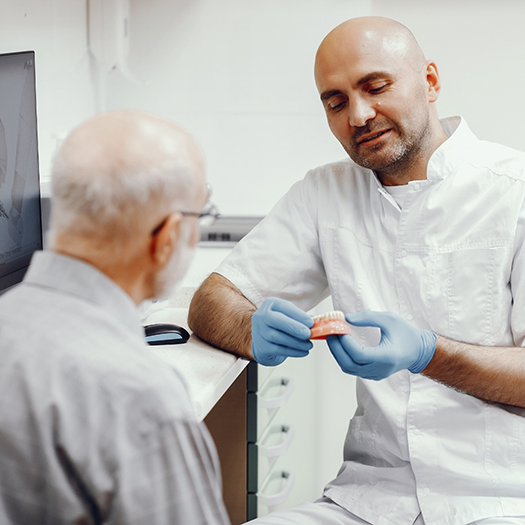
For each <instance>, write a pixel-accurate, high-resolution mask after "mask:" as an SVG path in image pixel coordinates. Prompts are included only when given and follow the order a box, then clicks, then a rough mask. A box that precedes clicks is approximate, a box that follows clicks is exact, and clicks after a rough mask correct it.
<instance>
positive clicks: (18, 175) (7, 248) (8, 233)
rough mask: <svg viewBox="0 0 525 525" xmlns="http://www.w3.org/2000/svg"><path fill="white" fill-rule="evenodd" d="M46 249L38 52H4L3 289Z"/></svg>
mask: <svg viewBox="0 0 525 525" xmlns="http://www.w3.org/2000/svg"><path fill="white" fill-rule="evenodd" d="M41 248H42V225H41V216H40V183H39V174H38V145H37V121H36V89H35V56H34V52H32V51H28V52H23V53H9V54H3V55H0V293H1V292H2V291H3V290H5V289H7V288H9V287H10V286H12V285H13V284H16V283H17V282H19V281H20V280H21V279H22V277H23V275H24V273H25V270H26V269H27V266H28V265H29V261H30V260H31V255H32V254H33V252H34V251H35V250H39V249H41Z"/></svg>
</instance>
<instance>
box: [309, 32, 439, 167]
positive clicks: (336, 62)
mask: <svg viewBox="0 0 525 525" xmlns="http://www.w3.org/2000/svg"><path fill="white" fill-rule="evenodd" d="M329 36H330V35H329ZM426 67H427V64H426V63H425V64H422V65H421V67H418V68H414V65H413V64H412V63H411V62H410V61H409V60H407V59H406V58H405V56H404V55H403V53H402V52H401V53H400V52H399V49H396V46H395V45H392V41H391V40H386V39H385V38H382V37H381V35H380V34H377V33H374V31H368V32H367V31H365V32H359V31H356V32H355V33H350V34H348V35H341V34H339V36H338V38H327V39H326V40H325V41H324V42H323V44H322V45H321V47H320V48H319V51H318V54H317V57H316V65H315V78H316V83H317V88H318V90H319V93H320V96H321V101H322V103H323V106H324V109H325V112H326V115H327V119H328V124H329V126H330V129H331V131H332V133H333V134H334V136H335V137H336V138H337V140H339V142H340V143H341V145H342V146H343V148H344V149H345V151H346V152H347V153H348V155H349V156H350V157H351V158H352V159H353V160H354V161H355V162H356V163H357V164H359V165H361V166H363V167H365V168H370V169H372V170H375V171H377V172H378V173H381V172H382V171H386V172H389V173H393V172H395V170H396V169H404V168H405V167H406V166H407V165H410V163H411V162H412V161H414V160H415V159H417V156H418V154H419V152H420V151H421V149H422V146H423V144H424V143H425V140H426V138H427V137H428V136H429V134H430V108H429V100H428V96H427V93H428V84H427V83H426V82H425V78H426V73H425V71H426Z"/></svg>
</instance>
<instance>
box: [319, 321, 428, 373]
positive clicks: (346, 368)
mask: <svg viewBox="0 0 525 525" xmlns="http://www.w3.org/2000/svg"><path fill="white" fill-rule="evenodd" d="M346 320H347V321H348V322H349V323H350V324H353V325H354V326H376V327H378V328H380V329H381V341H380V342H379V345H378V346H376V347H365V346H361V345H360V344H358V343H357V342H356V341H355V339H353V338H352V336H350V335H341V336H340V335H329V336H328V337H327V342H328V346H329V347H330V351H331V352H332V354H333V356H334V357H335V360H336V361H337V363H338V364H339V366H340V367H341V369H342V370H343V372H346V373H347V374H352V375H356V376H360V377H364V378H365V379H375V380H376V381H377V380H380V379H384V378H385V377H388V376H390V375H392V374H394V373H395V372H398V371H399V370H404V369H408V370H409V371H410V372H412V373H413V374H419V373H420V372H421V371H423V370H424V369H425V368H426V366H427V365H428V363H430V360H431V359H432V357H433V356H434V352H435V350H436V334H434V332H431V331H430V330H422V329H420V328H415V327H414V326H412V325H410V324H409V323H407V322H406V321H405V320H404V319H403V318H402V317H400V316H399V315H397V314H395V313H392V312H372V311H365V312H357V313H355V314H349V315H347V316H346Z"/></svg>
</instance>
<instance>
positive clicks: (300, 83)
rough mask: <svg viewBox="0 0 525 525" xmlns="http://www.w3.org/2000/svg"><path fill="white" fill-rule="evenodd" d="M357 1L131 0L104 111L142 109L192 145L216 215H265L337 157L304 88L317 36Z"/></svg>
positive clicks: (365, 4) (364, 8)
mask: <svg viewBox="0 0 525 525" xmlns="http://www.w3.org/2000/svg"><path fill="white" fill-rule="evenodd" d="M369 12H370V2H369V1H362V0H361V1H360V0H353V1H352V0H349V1H348V0H347V1H343V0H267V1H265V2H256V1H255V0H221V1H220V2H218V1H217V0H193V1H191V2H189V1H178V2H166V1H156V2H144V1H141V0H132V1H131V25H130V27H131V46H130V50H131V53H130V60H129V69H130V70H131V71H132V72H133V74H134V75H135V76H136V77H137V78H140V79H141V80H143V81H148V82H149V84H147V85H144V84H142V85H141V84H139V83H136V84H134V83H131V82H129V81H128V80H127V79H126V78H125V77H124V75H122V74H120V72H119V71H118V70H117V71H115V72H114V73H113V74H112V75H111V78H110V79H109V81H108V85H107V104H108V106H109V107H111V108H122V107H141V108H143V109H147V110H150V111H153V112H155V113H162V114H164V115H166V116H168V117H171V118H173V119H175V120H177V121H179V122H180V123H181V124H183V125H184V126H185V127H187V128H188V129H189V130H190V131H191V132H192V133H194V134H195V136H196V137H197V138H198V140H199V141H200V142H201V144H202V146H203V148H204V151H205V152H206V156H207V160H208V166H209V181H210V183H211V185H212V187H213V191H214V200H215V201H216V202H217V204H218V205H219V208H220V210H221V212H223V213H225V214H240V215H243V214H248V215H262V214H266V213H267V212H268V211H269V210H270V208H271V207H272V206H273V204H274V203H275V202H276V200H277V199H278V198H279V197H280V196H281V195H282V194H283V193H284V192H285V191H286V190H287V189H288V188H289V187H290V186H291V184H292V183H293V182H295V181H296V180H298V179H300V178H302V177H303V176H304V174H305V173H306V171H307V170H308V169H310V168H311V167H313V166H316V165H319V164H323V163H325V162H329V161H331V160H333V159H337V158H341V157H343V156H344V152H343V150H342V148H341V147H340V146H339V145H338V144H337V142H335V141H334V140H333V138H332V137H331V135H330V132H329V130H328V127H327V125H326V123H325V117H324V112H323V110H322V107H321V104H320V103H319V100H318V94H317V91H316V89H315V85H314V82H313V73H312V69H313V59H314V54H315V50H316V48H317V46H318V45H319V42H320V40H321V39H322V38H323V36H324V35H325V34H326V33H327V32H328V31H329V30H330V29H331V28H333V27H334V26H335V25H337V23H338V22H339V21H340V20H343V19H346V18H350V17H352V16H359V15H363V14H368V13H369Z"/></svg>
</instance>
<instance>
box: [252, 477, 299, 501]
mask: <svg viewBox="0 0 525 525" xmlns="http://www.w3.org/2000/svg"><path fill="white" fill-rule="evenodd" d="M278 477H280V478H285V479H286V483H285V484H284V487H283V489H282V490H281V491H280V492H276V493H275V494H270V495H267V494H263V493H262V492H258V493H257V497H258V498H259V501H260V502H261V503H262V504H263V505H265V506H266V507H275V505H280V504H281V503H283V502H284V501H286V498H287V497H288V495H289V494H290V491H291V490H292V487H293V484H294V481H295V478H294V475H293V474H292V473H291V472H287V471H286V470H283V471H281V472H280V473H279V474H278Z"/></svg>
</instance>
